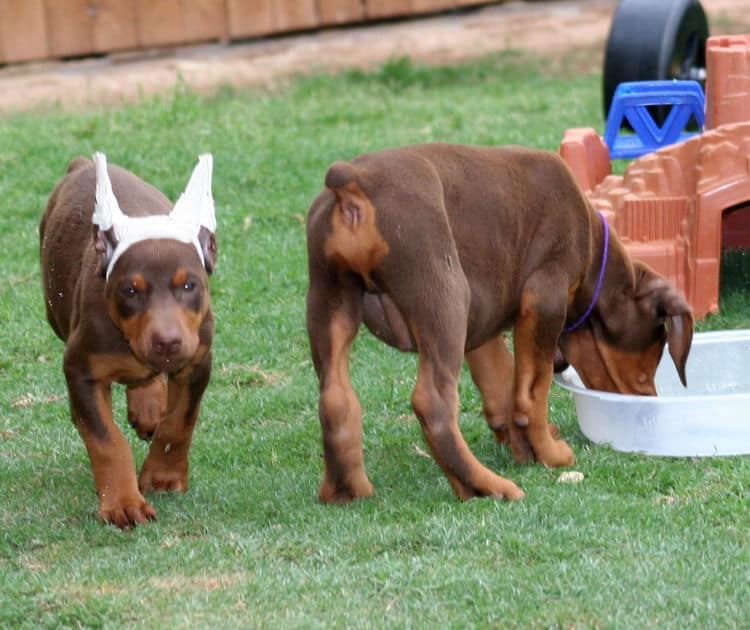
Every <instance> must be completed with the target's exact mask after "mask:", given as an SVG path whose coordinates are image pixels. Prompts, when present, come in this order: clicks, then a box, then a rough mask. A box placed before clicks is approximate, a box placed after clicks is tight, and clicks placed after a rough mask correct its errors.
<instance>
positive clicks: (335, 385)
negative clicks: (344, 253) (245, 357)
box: [307, 277, 374, 503]
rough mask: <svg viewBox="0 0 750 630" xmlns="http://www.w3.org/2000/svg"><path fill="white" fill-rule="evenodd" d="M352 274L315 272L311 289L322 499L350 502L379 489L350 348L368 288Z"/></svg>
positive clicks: (309, 320) (309, 321)
mask: <svg viewBox="0 0 750 630" xmlns="http://www.w3.org/2000/svg"><path fill="white" fill-rule="evenodd" d="M349 280H350V282H351V283H348V282H347V281H346V280H344V279H339V280H338V281H336V282H333V281H330V280H329V279H321V278H317V277H313V278H311V282H310V290H309V292H308V295H307V329H308V334H309V337H310V346H311V349H312V357H313V363H314V365H315V371H316V372H317V374H318V379H319V381H320V401H319V417H320V427H321V430H322V436H323V453H324V458H325V473H324V477H323V482H322V484H321V486H320V499H321V500H322V501H324V502H326V503H346V502H348V501H351V500H353V499H357V498H360V497H367V496H370V495H371V494H372V493H373V490H374V489H373V486H372V484H371V483H370V480H369V479H368V478H367V474H366V473H365V466H364V451H363V449H362V408H361V406H360V404H359V399H358V398H357V395H356V394H355V392H354V389H353V388H352V385H351V382H350V380H349V350H350V348H351V345H352V342H353V341H354V338H355V336H356V334H357V331H358V329H359V325H360V323H361V321H362V297H363V289H362V287H361V286H359V285H358V284H357V282H356V281H354V280H353V278H350V279H349Z"/></svg>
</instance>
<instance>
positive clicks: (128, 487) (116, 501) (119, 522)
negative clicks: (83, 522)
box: [76, 383, 156, 529]
mask: <svg viewBox="0 0 750 630" xmlns="http://www.w3.org/2000/svg"><path fill="white" fill-rule="evenodd" d="M94 396H95V404H96V408H97V410H98V412H99V416H100V418H101V421H102V424H103V426H104V427H105V429H106V437H105V438H97V437H96V436H94V435H93V434H92V433H91V432H90V430H89V429H87V428H86V425H85V423H83V422H80V421H77V422H76V425H77V426H78V430H79V432H80V434H81V437H82V438H83V441H84V443H85V445H86V450H87V451H88V454H89V458H90V459H91V467H92V469H93V472H94V481H95V483H96V491H97V494H98V495H99V518H100V519H101V520H103V521H105V522H107V523H113V524H114V525H116V526H117V527H119V528H121V529H125V528H128V527H132V526H133V525H136V524H137V523H143V522H145V521H149V520H154V519H155V518H156V510H155V509H154V508H153V507H152V506H151V505H150V504H149V503H148V501H146V499H144V498H143V495H142V494H141V493H140V492H139V491H138V484H137V482H136V478H135V464H134V462H133V454H132V452H131V451H130V445H129V444H128V442H127V440H126V439H125V437H124V436H123V435H122V432H121V431H120V429H119V428H118V427H117V425H116V424H115V423H114V421H113V420H112V400H111V392H110V387H109V385H108V384H102V383H97V384H96V385H95V387H94Z"/></svg>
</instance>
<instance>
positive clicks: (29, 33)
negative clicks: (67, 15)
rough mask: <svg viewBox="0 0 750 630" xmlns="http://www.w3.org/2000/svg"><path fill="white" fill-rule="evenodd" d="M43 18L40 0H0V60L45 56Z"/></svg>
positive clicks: (7, 61)
mask: <svg viewBox="0 0 750 630" xmlns="http://www.w3.org/2000/svg"><path fill="white" fill-rule="evenodd" d="M45 19H46V18H45V14H44V3H43V1H42V0H0V62H2V63H13V62H17V61H30V60H32V59H44V58H46V57H47V56H48V55H49V46H48V45H47V32H46V23H45Z"/></svg>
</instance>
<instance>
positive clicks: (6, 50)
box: [0, 0, 488, 64]
mask: <svg viewBox="0 0 750 630" xmlns="http://www.w3.org/2000/svg"><path fill="white" fill-rule="evenodd" d="M487 3H488V0H0V64H8V63H15V62H19V61H30V60H38V59H60V58H65V57H79V56H85V55H91V54H104V53H109V52H113V51H118V50H132V49H144V48H145V49H148V48H154V47H160V46H179V45H184V44H194V43H199V42H210V41H232V40H242V39H249V38H254V37H261V36H265V35H271V34H275V33H284V32H290V31H300V30H310V29H315V28H320V27H325V26H332V25H337V24H347V23H356V22H365V21H368V20H379V19H383V18H390V17H398V16H407V15H413V14H419V13H429V12H435V11H443V10H448V9H453V8H458V7H462V6H468V5H476V4H487Z"/></svg>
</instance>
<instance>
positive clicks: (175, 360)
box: [39, 154, 216, 528]
mask: <svg viewBox="0 0 750 630" xmlns="http://www.w3.org/2000/svg"><path fill="white" fill-rule="evenodd" d="M95 162H96V165H95V164H93V163H92V162H91V161H89V160H87V159H84V158H76V159H74V160H73V161H72V162H71V163H70V165H69V167H68V172H67V175H66V176H65V177H64V178H63V179H62V181H61V182H60V183H59V184H58V185H57V187H56V188H55V189H54V191H53V192H52V195H51V197H50V199H49V203H48V205H47V210H46V212H45V214H44V216H43V218H42V221H41V225H40V228H39V233H40V244H41V267H42V278H43V283H44V296H45V301H46V309H47V319H48V320H49V323H50V324H51V325H52V328H53V329H54V331H55V333H57V335H58V336H59V337H60V338H61V339H62V340H63V341H65V354H64V360H63V366H64V371H65V378H66V380H67V385H68V395H69V398H70V408H71V412H72V416H73V421H74V422H75V425H76V427H77V428H78V430H79V432H80V434H81V437H82V438H83V441H84V442H85V445H86V449H87V450H88V454H89V457H90V459H91V464H92V468H93V471H94V479H95V482H96V490H97V492H98V495H99V501H100V508H99V517H100V518H101V519H102V520H104V521H105V522H109V523H113V524H115V525H117V526H118V527H120V528H127V527H131V526H134V525H136V524H137V523H142V522H144V521H147V520H151V519H154V518H155V516H156V511H155V510H154V508H153V507H152V506H151V505H150V504H149V503H148V502H147V501H146V499H144V497H143V495H142V494H141V493H142V492H146V491H147V490H176V491H181V492H184V491H185V490H187V487H188V450H189V448H190V443H191V439H192V433H193V429H194V427H195V424H196V421H197V419H198V411H199V407H200V402H201V398H202V396H203V392H204V390H205V388H206V386H207V385H208V382H209V378H210V374H211V351H210V348H211V341H212V337H213V328H214V324H213V315H212V313H211V306H210V298H209V288H208V275H209V274H210V273H211V272H212V270H213V268H214V264H215V261H216V240H215V236H214V232H215V219H214V208H213V199H212V197H211V169H212V160H211V156H210V155H205V156H201V158H200V161H199V164H198V166H196V168H195V171H194V173H193V176H192V177H191V179H190V182H189V183H188V186H187V188H186V190H185V193H184V194H183V195H182V197H181V198H180V199H179V200H178V202H177V203H176V204H175V206H174V208H173V207H172V204H171V202H170V201H169V200H168V199H167V198H166V197H165V196H164V195H163V194H162V193H161V192H159V191H158V190H156V189H155V188H153V187H152V186H150V185H149V184H146V183H145V182H143V181H142V180H141V179H139V178H138V177H136V176H135V175H133V174H132V173H130V172H129V171H126V170H124V169H122V168H119V167H117V166H114V165H111V166H109V168H107V164H106V158H105V157H104V156H103V155H102V154H96V155H95ZM92 228H93V237H92ZM113 382H118V383H123V384H125V385H126V386H127V407H128V420H129V421H130V423H131V424H132V425H133V427H134V428H135V430H136V431H137V433H138V435H139V436H140V437H141V438H143V439H145V440H151V446H150V449H149V451H148V455H147V457H146V459H145V461H144V463H143V466H142V468H141V473H140V476H139V477H138V479H136V474H135V465H134V461H133V455H132V453H131V450H130V446H129V444H128V442H127V440H126V439H125V437H124V436H123V434H122V433H121V432H120V430H119V428H118V427H117V425H116V424H115V422H114V421H113V417H112V399H111V384H112V383H113Z"/></svg>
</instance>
